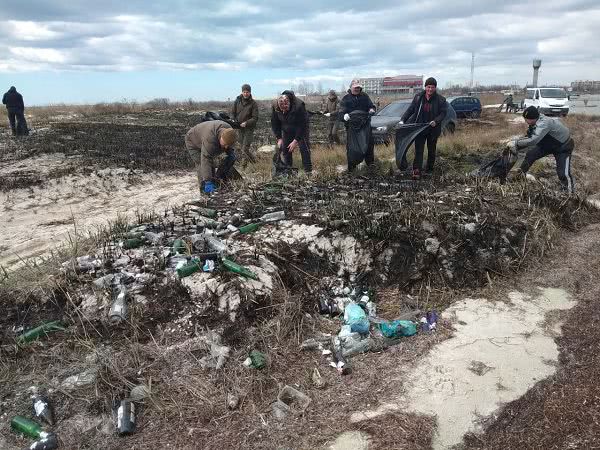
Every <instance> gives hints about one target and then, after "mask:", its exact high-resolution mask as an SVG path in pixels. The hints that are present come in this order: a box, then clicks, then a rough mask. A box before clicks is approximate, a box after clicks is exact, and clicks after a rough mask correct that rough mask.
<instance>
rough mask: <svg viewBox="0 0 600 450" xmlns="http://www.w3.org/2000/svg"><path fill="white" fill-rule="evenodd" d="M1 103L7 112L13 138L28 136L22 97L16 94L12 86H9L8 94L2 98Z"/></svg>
mask: <svg viewBox="0 0 600 450" xmlns="http://www.w3.org/2000/svg"><path fill="white" fill-rule="evenodd" d="M2 103H3V104H5V105H6V111H7V112H8V121H9V122H10V128H11V130H12V134H13V135H14V136H25V135H28V134H29V129H28V128H27V122H26V121H25V105H24V104H23V96H22V95H21V94H19V93H18V92H17V89H16V88H15V87H14V86H11V87H10V89H9V90H8V92H6V93H5V94H4V96H3V97H2Z"/></svg>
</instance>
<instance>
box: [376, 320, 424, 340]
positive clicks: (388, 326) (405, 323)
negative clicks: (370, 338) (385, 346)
mask: <svg viewBox="0 0 600 450" xmlns="http://www.w3.org/2000/svg"><path fill="white" fill-rule="evenodd" d="M379 329H380V330H381V333H383V335H384V336H385V337H386V338H392V339H395V338H399V337H402V336H412V335H413V334H417V325H416V324H415V323H414V322H411V321H410V320H394V321H393V322H387V321H383V322H381V323H380V324H379Z"/></svg>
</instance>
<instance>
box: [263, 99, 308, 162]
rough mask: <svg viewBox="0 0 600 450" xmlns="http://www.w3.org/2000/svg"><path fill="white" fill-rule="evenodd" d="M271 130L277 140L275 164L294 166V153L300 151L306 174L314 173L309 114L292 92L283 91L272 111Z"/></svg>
mask: <svg viewBox="0 0 600 450" xmlns="http://www.w3.org/2000/svg"><path fill="white" fill-rule="evenodd" d="M271 129H272V130H273V134H274V135H275V138H276V139H277V150H276V152H275V156H274V158H273V160H274V162H275V163H276V164H277V162H281V163H283V165H285V166H288V167H291V166H292V162H293V160H292V153H293V152H294V150H296V149H299V150H300V156H301V157H302V165H303V166H304V172H306V173H311V172H312V162H311V158H310V143H309V139H308V138H309V131H308V113H307V112H306V107H305V105H304V102H303V101H302V100H300V99H299V98H298V97H296V96H295V95H294V93H293V92H292V91H283V92H282V93H281V95H280V96H279V97H278V98H277V100H276V101H275V102H274V103H273V106H272V109H271Z"/></svg>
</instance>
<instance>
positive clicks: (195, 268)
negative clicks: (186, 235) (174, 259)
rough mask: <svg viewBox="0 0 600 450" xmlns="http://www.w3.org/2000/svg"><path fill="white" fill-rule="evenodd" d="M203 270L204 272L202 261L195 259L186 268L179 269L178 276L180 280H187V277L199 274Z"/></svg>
mask: <svg viewBox="0 0 600 450" xmlns="http://www.w3.org/2000/svg"><path fill="white" fill-rule="evenodd" d="M201 270H202V261H200V260H199V259H196V258H194V259H192V260H191V261H190V262H188V263H187V264H186V265H185V266H183V267H180V268H179V269H177V276H178V277H179V278H185V277H189V276H190V275H192V274H193V273H196V272H199V271H201Z"/></svg>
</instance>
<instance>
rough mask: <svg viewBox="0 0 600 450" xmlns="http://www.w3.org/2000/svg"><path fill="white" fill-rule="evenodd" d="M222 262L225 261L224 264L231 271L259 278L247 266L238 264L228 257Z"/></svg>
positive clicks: (255, 278)
mask: <svg viewBox="0 0 600 450" xmlns="http://www.w3.org/2000/svg"><path fill="white" fill-rule="evenodd" d="M221 262H222V263H223V266H224V267H225V268H226V269H227V270H229V271H230V272H233V273H237V274H238V275H241V276H243V277H246V278H252V279H253V280H258V276H257V275H256V274H255V273H254V272H252V271H250V270H248V269H247V268H246V267H243V266H240V265H239V264H236V263H234V262H233V261H231V260H229V259H227V258H223V259H222V260H221Z"/></svg>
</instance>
